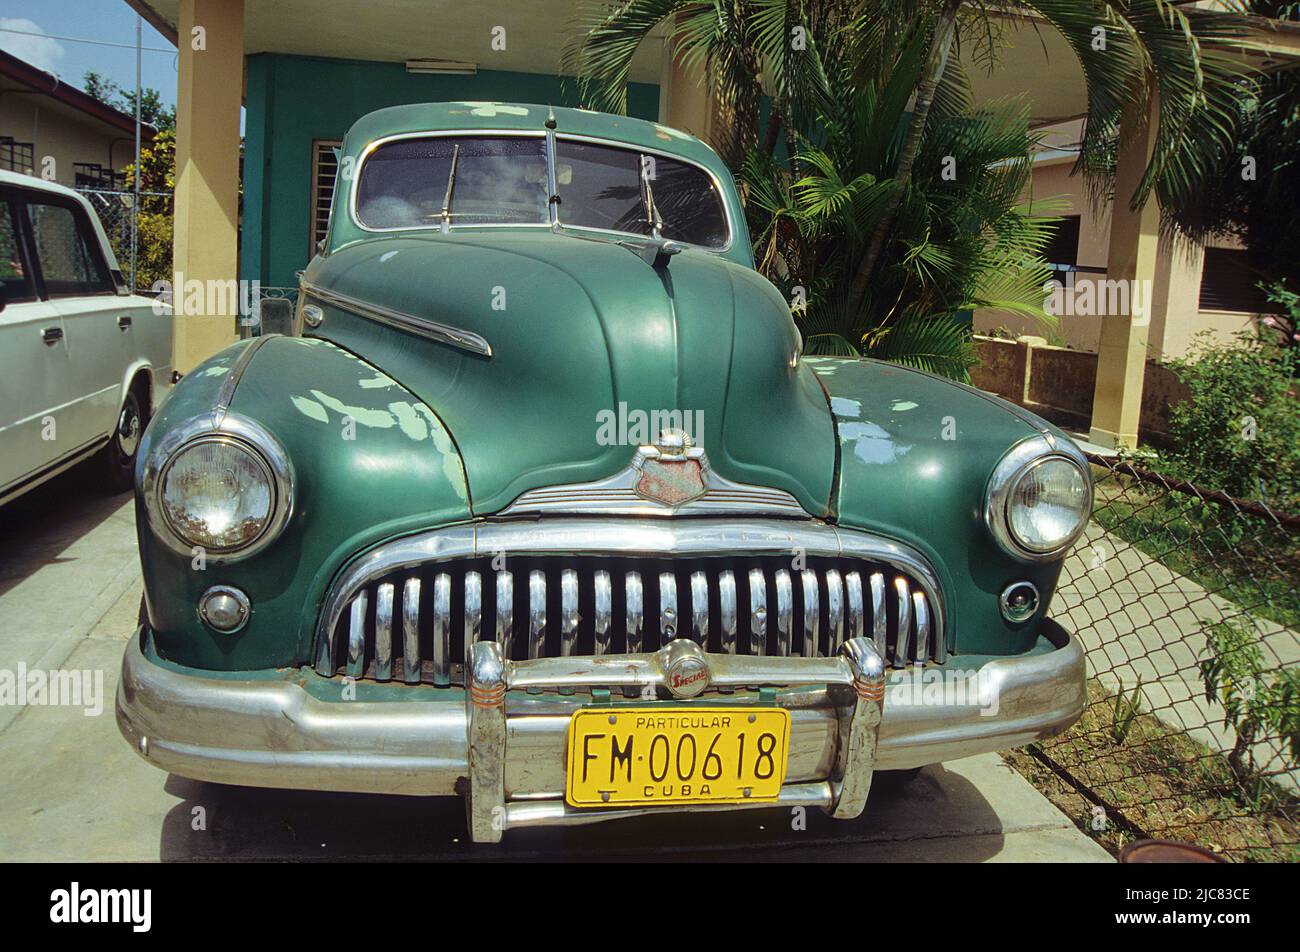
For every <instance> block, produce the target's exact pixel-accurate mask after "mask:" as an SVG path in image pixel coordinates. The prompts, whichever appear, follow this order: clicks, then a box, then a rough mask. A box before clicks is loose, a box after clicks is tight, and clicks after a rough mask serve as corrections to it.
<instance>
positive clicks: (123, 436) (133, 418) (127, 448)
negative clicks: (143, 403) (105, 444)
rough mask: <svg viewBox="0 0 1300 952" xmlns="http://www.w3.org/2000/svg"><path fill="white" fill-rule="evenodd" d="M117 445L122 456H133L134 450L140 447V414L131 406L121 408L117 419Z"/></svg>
mask: <svg viewBox="0 0 1300 952" xmlns="http://www.w3.org/2000/svg"><path fill="white" fill-rule="evenodd" d="M117 445H118V446H119V447H120V448H121V450H122V454H123V455H124V456H134V455H135V448H136V447H137V446H139V445H140V414H139V413H137V412H136V409H135V407H134V406H133V405H132V404H127V405H126V406H125V407H123V408H122V415H121V416H120V417H118V420H117Z"/></svg>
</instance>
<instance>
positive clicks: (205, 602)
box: [199, 585, 253, 635]
mask: <svg viewBox="0 0 1300 952" xmlns="http://www.w3.org/2000/svg"><path fill="white" fill-rule="evenodd" d="M252 613H253V609H252V606H251V605H250V604H249V602H248V596H247V595H245V594H244V593H243V592H241V591H240V590H239V589H237V588H231V587H230V586H229V585H214V586H212V588H210V589H208V590H207V591H206V592H204V593H203V597H202V598H200V599H199V617H200V618H202V619H203V624H205V625H207V626H208V627H209V628H211V629H212V630H213V631H219V632H221V633H222V634H223V635H233V634H234V633H235V632H237V631H239V629H241V628H243V627H244V626H245V625H246V624H248V618H249V616H250V615H251V614H252Z"/></svg>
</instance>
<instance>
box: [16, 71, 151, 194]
mask: <svg viewBox="0 0 1300 952" xmlns="http://www.w3.org/2000/svg"><path fill="white" fill-rule="evenodd" d="M0 136H10V137H12V138H13V139H15V140H16V141H18V142H31V143H33V144H34V145H35V149H34V153H35V154H34V165H35V168H34V169H33V170H32V171H33V172H34V174H36V175H41V173H42V164H41V160H42V158H43V157H44V156H47V155H48V156H53V157H54V172H55V175H54V181H56V182H58V183H59V184H61V185H67V186H72V185H74V184H75V183H76V172H75V170H74V166H75V165H76V163H78V162H93V163H95V164H97V165H101V166H103V167H104V168H110V167H111V168H113V169H115V170H121V168H122V167H123V166H125V165H127V164H129V163H130V162H131V160H132V157H133V156H134V150H135V139H134V136H133V135H131V134H128V133H125V132H122V131H120V130H117V129H113V128H112V127H111V126H109V125H108V124H107V123H104V122H100V121H99V120H97V119H93V118H91V117H89V116H86V115H85V114H83V113H80V112H78V111H76V110H74V109H72V108H70V107H68V106H65V105H63V104H62V103H59V102H56V101H54V100H52V99H50V98H49V97H48V96H42V95H39V94H36V93H33V92H32V91H31V90H30V89H28V87H26V86H19V85H17V84H15V83H9V82H5V83H3V85H0ZM16 171H28V170H26V169H18V170H16Z"/></svg>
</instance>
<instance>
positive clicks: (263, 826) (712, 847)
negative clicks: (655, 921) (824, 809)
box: [0, 471, 1110, 862]
mask: <svg viewBox="0 0 1300 952" xmlns="http://www.w3.org/2000/svg"><path fill="white" fill-rule="evenodd" d="M140 593H141V584H140V579H139V566H138V564H137V559H136V543H135V516H134V509H133V507H132V505H131V502H130V499H129V498H128V497H126V496H117V497H112V498H106V497H104V496H101V495H98V494H97V492H96V490H95V486H94V482H93V476H92V475H91V474H89V473H86V472H84V471H82V472H77V471H74V472H71V473H69V474H67V475H65V476H63V477H61V478H59V479H58V480H55V481H54V482H52V483H51V484H48V485H47V486H45V487H42V488H41V489H40V490H38V491H37V492H36V493H34V494H32V495H29V496H28V497H26V498H25V499H20V500H18V501H17V502H15V503H13V504H11V505H9V506H7V507H3V508H0V670H8V671H12V672H17V671H18V670H19V666H20V665H25V666H26V668H27V669H28V670H34V669H38V670H44V671H53V670H56V669H59V670H63V671H77V672H82V673H84V674H85V675H86V676H87V677H89V678H91V683H93V682H94V680H95V679H97V678H101V677H102V690H103V710H102V711H100V712H99V713H97V714H95V715H94V716H87V714H86V712H85V711H84V710H83V709H82V708H78V707H53V706H41V705H34V704H29V705H26V706H18V705H13V704H10V705H7V706H5V705H0V751H3V756H4V764H5V770H4V771H3V772H0V860H3V861H25V860H66V861H93V862H98V861H139V860H143V861H156V860H167V861H170V860H238V859H248V860H308V859H406V860H453V859H469V858H473V859H531V858H546V859H583V858H610V857H627V858H639V859H644V860H665V861H681V860H683V859H706V860H707V859H726V858H744V859H758V858H766V859H777V860H786V861H792V862H807V861H814V862H826V861H893V860H901V861H962V862H966V861H1004V862H1005V861H1056V862H1108V861H1110V856H1109V855H1108V854H1107V853H1106V852H1105V851H1104V850H1102V849H1101V848H1100V847H1099V846H1097V845H1096V844H1095V843H1094V842H1093V841H1092V840H1090V839H1089V838H1088V837H1087V836H1085V835H1084V834H1082V833H1080V832H1079V831H1078V830H1077V829H1076V828H1075V827H1074V825H1073V824H1072V823H1071V822H1070V821H1069V819H1068V818H1067V817H1065V816H1064V815H1063V814H1062V813H1061V812H1060V811H1059V810H1057V809H1056V808H1055V807H1054V806H1052V805H1051V804H1050V803H1049V802H1048V801H1047V800H1046V799H1044V798H1043V797H1042V796H1041V795H1039V794H1038V792H1037V791H1035V790H1034V789H1033V787H1031V786H1030V785H1029V783H1028V782H1026V781H1025V780H1024V779H1023V778H1022V777H1021V776H1020V775H1019V774H1017V773H1015V772H1014V771H1012V770H1011V769H1010V768H1009V767H1007V766H1006V765H1005V764H1004V763H1003V762H1002V761H1001V759H1000V758H998V757H997V756H996V755H992V754H990V755H984V756H979V757H971V758H967V759H966V760H961V761H956V762H953V763H949V764H945V765H943V766H936V767H930V768H927V769H926V770H925V771H923V772H922V774H921V775H920V776H919V777H917V778H916V779H915V780H913V781H911V782H910V783H903V782H899V781H897V780H896V779H894V778H891V777H889V776H888V775H883V776H881V777H879V778H878V779H877V783H876V785H875V786H874V787H873V789H872V793H871V800H870V802H869V804H868V806H867V811H866V813H865V814H864V816H863V817H862V818H860V819H859V820H856V821H852V822H845V823H841V822H834V821H831V820H828V819H827V818H825V817H823V816H822V815H820V814H818V813H810V814H808V815H807V816H806V817H799V816H794V815H792V814H791V813H790V812H789V811H785V810H770V811H768V810H761V811H758V810H756V811H746V812H739V813H733V814H709V815H694V816H691V815H685V816H682V817H679V818H671V819H669V818H655V819H653V820H629V821H626V822H612V823H604V824H598V825H595V826H589V827H580V828H571V829H563V830H521V831H517V832H514V833H510V834H507V837H506V842H505V843H503V844H501V845H499V846H491V847H483V846H477V847H476V846H473V845H472V844H470V843H469V842H468V841H467V839H466V836H465V821H464V816H463V811H462V808H461V805H460V802H459V801H457V800H450V799H448V800H421V799H412V798H406V797H383V796H369V795H359V794H325V793H310V792H296V791H278V790H256V789H247V788H238V787H223V786H219V785H216V784H205V783H197V782H194V781H190V780H186V779H183V778H180V777H174V776H168V775H166V774H163V773H162V772H160V771H158V770H156V769H155V768H153V767H151V766H149V765H148V764H146V763H145V762H144V761H142V760H141V759H140V758H139V757H138V756H136V754H135V752H134V751H133V750H131V749H130V747H128V745H127V744H126V743H125V742H124V741H123V740H122V739H121V737H120V736H119V735H118V732H117V726H116V724H115V723H114V719H113V711H112V699H113V697H114V695H115V693H116V690H117V680H118V667H119V664H120V659H121V656H122V651H123V647H124V644H125V641H126V639H127V637H128V636H129V634H130V633H131V632H132V631H133V630H134V628H135V624H136V617H137V612H138V608H139V601H140Z"/></svg>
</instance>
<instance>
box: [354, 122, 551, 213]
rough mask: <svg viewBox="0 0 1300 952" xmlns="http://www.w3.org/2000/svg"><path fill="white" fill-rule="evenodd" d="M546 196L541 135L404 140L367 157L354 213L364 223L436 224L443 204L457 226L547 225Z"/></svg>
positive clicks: (379, 149) (544, 159)
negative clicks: (453, 168)
mask: <svg viewBox="0 0 1300 952" xmlns="http://www.w3.org/2000/svg"><path fill="white" fill-rule="evenodd" d="M453 155H455V160H456V161H455V163H454V165H455V170H456V174H455V177H454V179H453V178H452V167H453V163H452V156H453ZM449 199H450V201H449ZM546 199H547V189H546V140H545V139H544V138H542V137H541V136H531V137H518V136H516V137H505V136H502V137H496V138H479V137H475V138H470V137H468V136H455V137H451V136H445V137H441V138H436V139H401V140H398V141H396V142H389V143H386V144H384V145H381V146H380V147H379V148H377V149H375V151H374V152H372V153H371V154H370V155H369V156H368V157H367V158H366V161H365V166H364V169H363V171H362V175H361V181H360V182H359V183H358V185H357V219H358V221H360V222H361V224H362V225H365V226H366V227H367V228H421V227H432V226H438V225H440V224H442V221H443V206H444V204H445V205H446V206H447V209H446V212H447V219H448V221H449V223H450V224H453V225H489V224H496V223H511V224H515V223H529V224H544V223H545V222H546V220H547V218H546Z"/></svg>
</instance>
